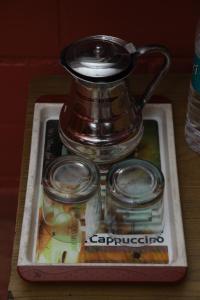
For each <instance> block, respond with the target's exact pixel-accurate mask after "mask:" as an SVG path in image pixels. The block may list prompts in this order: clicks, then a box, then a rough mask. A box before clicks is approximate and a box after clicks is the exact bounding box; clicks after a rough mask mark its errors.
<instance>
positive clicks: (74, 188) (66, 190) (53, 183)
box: [42, 155, 99, 203]
mask: <svg viewBox="0 0 200 300" xmlns="http://www.w3.org/2000/svg"><path fill="white" fill-rule="evenodd" d="M42 183H43V187H44V190H45V192H46V193H47V195H48V196H49V197H50V198H52V199H54V200H56V201H59V202H63V203H79V202H85V201H87V200H88V199H89V198H90V197H91V196H92V195H93V194H94V193H95V192H96V190H97V189H98V187H99V171H98V169H97V167H96V165H95V164H94V163H93V162H91V161H89V160H86V159H84V158H80V157H78V156H74V155H67V156H61V157H59V158H57V159H55V160H54V161H52V162H51V163H50V165H49V166H48V167H47V169H46V170H45V174H44V178H43V181H42Z"/></svg>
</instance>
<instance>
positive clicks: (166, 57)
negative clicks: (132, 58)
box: [136, 45, 171, 109]
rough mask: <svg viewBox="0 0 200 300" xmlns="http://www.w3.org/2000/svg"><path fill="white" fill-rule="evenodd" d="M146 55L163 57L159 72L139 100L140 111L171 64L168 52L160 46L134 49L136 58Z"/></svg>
mask: <svg viewBox="0 0 200 300" xmlns="http://www.w3.org/2000/svg"><path fill="white" fill-rule="evenodd" d="M147 53H161V54H162V55H163V56H164V63H163V64H162V65H161V67H160V70H159V71H158V73H157V74H156V75H155V76H154V78H153V79H152V80H151V82H150V83H149V84H148V86H147V87H146V89H145V91H144V94H143V96H142V97H141V99H140V100H139V103H138V105H139V107H140V108H141V109H142V108H143V106H144V105H145V104H146V103H147V102H148V100H149V99H150V97H151V96H152V94H153V91H154V89H155V88H156V86H157V85H158V83H159V82H160V80H161V79H162V78H163V77H164V76H165V74H166V73H167V71H168V69H169V67H170V64H171V55H170V52H169V50H168V49H167V48H166V47H164V46H161V45H147V46H143V47H138V48H137V49H136V54H137V55H138V56H142V55H145V54H147Z"/></svg>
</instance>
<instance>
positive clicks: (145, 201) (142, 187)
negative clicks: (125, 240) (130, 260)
mask: <svg viewBox="0 0 200 300" xmlns="http://www.w3.org/2000/svg"><path fill="white" fill-rule="evenodd" d="M163 190H164V177H163V174H162V172H161V171H160V170H159V169H158V168H157V167H156V166H155V165H153V164H152V163H150V162H149V161H145V160H139V159H129V160H125V161H122V162H120V163H117V164H115V165H113V167H112V168H111V170H110V171H109V173H108V176H107V194H106V205H105V222H106V224H107V226H108V231H109V233H111V234H116V235H117V234H124V235H126V234H136V233H137V234H147V233H149V234H155V233H158V234H159V233H161V231H162V230H163V224H164V222H163Z"/></svg>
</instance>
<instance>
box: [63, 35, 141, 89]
mask: <svg viewBox="0 0 200 300" xmlns="http://www.w3.org/2000/svg"><path fill="white" fill-rule="evenodd" d="M134 53H136V48H135V46H134V45H133V44H132V43H127V42H125V41H124V40H122V39H119V38H116V37H112V36H107V35H96V36H90V37H86V38H84V39H81V40H79V41H77V42H74V43H72V44H70V45H69V46H67V47H66V48H64V49H63V50H62V52H61V64H62V65H63V66H64V67H65V68H66V69H67V70H68V71H69V72H70V73H71V74H72V75H74V76H75V77H78V78H80V79H82V80H85V81H89V82H99V83H101V82H102V83H104V82H112V81H116V80H120V79H122V78H124V77H126V76H127V75H128V74H129V73H130V71H131V70H132V68H133V65H134V61H133V54H134Z"/></svg>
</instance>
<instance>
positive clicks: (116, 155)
mask: <svg viewBox="0 0 200 300" xmlns="http://www.w3.org/2000/svg"><path fill="white" fill-rule="evenodd" d="M58 131H59V135H60V139H61V141H62V143H63V144H64V145H65V147H67V148H68V149H69V150H71V151H72V152H73V153H75V154H77V155H80V156H83V157H86V158H88V159H91V160H93V161H95V162H96V163H97V164H101V165H104V164H110V163H113V162H116V161H119V160H121V159H123V158H125V157H126V156H128V155H129V154H130V153H131V152H133V150H134V149H135V148H136V147H137V146H138V144H139V143H140V141H141V139H142V136H143V132H144V127H143V123H142V124H141V126H140V128H139V130H138V133H137V135H135V136H134V137H131V138H130V139H126V140H125V141H124V142H121V143H119V144H115V145H108V146H99V147H97V146H94V145H86V144H82V143H78V142H76V141H73V140H72V139H69V138H68V137H66V136H65V134H64V133H63V131H62V129H61V127H60V126H59V128H58Z"/></svg>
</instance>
